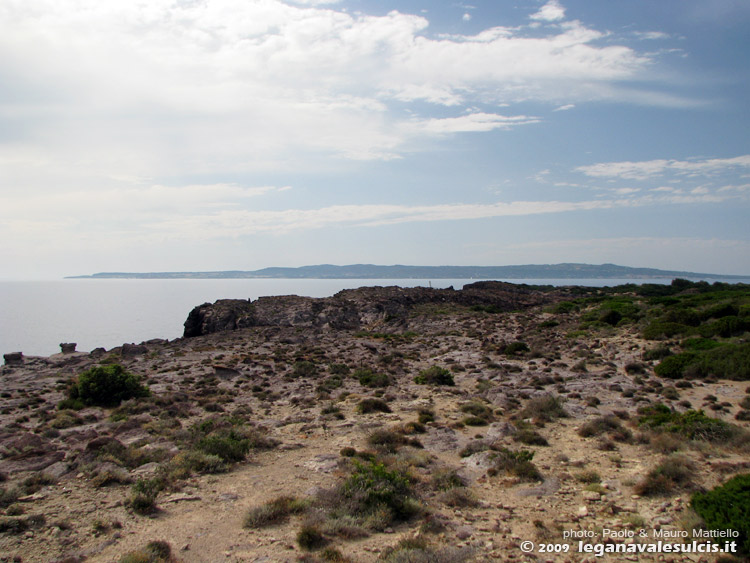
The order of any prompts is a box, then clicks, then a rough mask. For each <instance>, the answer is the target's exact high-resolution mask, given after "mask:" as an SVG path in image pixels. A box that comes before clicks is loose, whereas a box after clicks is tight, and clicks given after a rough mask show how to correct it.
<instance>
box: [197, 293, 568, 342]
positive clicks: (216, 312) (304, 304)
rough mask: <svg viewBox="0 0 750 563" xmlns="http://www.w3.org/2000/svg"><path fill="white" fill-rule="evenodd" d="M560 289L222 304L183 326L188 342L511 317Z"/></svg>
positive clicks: (347, 295) (281, 298)
mask: <svg viewBox="0 0 750 563" xmlns="http://www.w3.org/2000/svg"><path fill="white" fill-rule="evenodd" d="M564 291H565V290H563V289H556V290H551V289H550V290H548V291H547V290H540V289H538V288H531V287H524V286H518V285H513V284H509V283H503V282H492V281H483V282H477V283H473V284H470V285H467V286H465V287H464V288H463V289H462V290H454V289H453V288H448V289H432V288H426V287H413V288H402V287H396V286H392V287H361V288H358V289H347V290H343V291H340V292H339V293H337V294H336V295H334V296H332V297H324V298H314V297H299V296H297V295H284V296H275V297H261V298H259V299H257V300H255V301H252V300H249V299H248V300H242V299H220V300H218V301H216V302H215V303H213V304H211V303H204V304H203V305H199V306H197V307H195V308H194V309H193V310H192V311H191V312H190V314H189V315H188V318H187V320H186V321H185V331H184V336H185V337H186V338H189V337H194V336H201V335H205V334H212V333H216V332H224V331H231V330H237V329H241V328H249V327H256V326H282V327H283V326H294V327H305V328H321V329H331V330H338V329H351V330H358V329H361V328H365V327H371V326H374V325H377V324H378V323H380V322H386V321H388V322H396V323H401V324H403V323H404V322H406V320H407V318H408V314H409V312H410V311H411V310H412V309H413V308H414V307H417V306H419V305H428V304H436V305H440V304H443V305H458V306H464V307H481V308H485V309H491V310H493V311H498V312H500V311H512V310H518V309H525V308H527V307H531V306H535V305H540V304H544V303H549V302H552V301H555V300H557V299H559V298H560V295H562V294H563V293H564Z"/></svg>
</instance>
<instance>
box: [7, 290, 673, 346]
mask: <svg viewBox="0 0 750 563" xmlns="http://www.w3.org/2000/svg"><path fill="white" fill-rule="evenodd" d="M473 281H475V280H433V281H430V280H403V279H401V280H313V279H304V280H291V279H247V280H59V281H32V282H16V281H5V282H0V353H7V352H23V353H24V354H25V355H27V356H47V355H50V354H55V353H57V352H59V351H60V347H59V344H60V343H61V342H76V343H77V344H78V350H79V351H83V352H88V351H90V350H92V349H94V348H97V347H100V346H101V347H104V348H107V349H109V348H114V347H115V346H119V345H121V344H123V343H125V342H136V343H137V342H142V341H144V340H149V339H152V338H167V339H170V340H171V339H173V338H177V337H179V336H182V330H183V323H184V322H185V319H186V318H187V315H188V313H189V312H190V310H191V309H192V308H193V307H195V306H196V305H200V304H201V303H205V302H211V303H213V302H214V301H216V300H217V299H257V298H258V297H261V296H264V295H305V296H310V297H327V296H330V295H333V294H334V293H336V292H337V291H340V290H342V289H350V288H356V287H361V286H376V285H379V286H387V285H400V286H402V287H416V286H423V287H428V286H430V285H431V286H432V287H439V288H444V287H448V286H453V287H454V288H455V289H460V288H462V287H463V286H464V285H465V284H467V283H472V282H473ZM508 281H512V282H513V283H529V284H547V285H573V284H576V285H588V286H596V287H602V286H605V285H618V284H620V283H632V282H633V281H634V280H614V279H610V280H601V279H586V280H508ZM643 281H644V282H645V281H647V282H649V283H669V282H670V281H671V280H669V279H664V280H643ZM636 283H640V282H638V281H636Z"/></svg>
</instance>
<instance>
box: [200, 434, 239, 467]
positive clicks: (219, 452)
mask: <svg viewBox="0 0 750 563" xmlns="http://www.w3.org/2000/svg"><path fill="white" fill-rule="evenodd" d="M250 445H251V444H250V439H249V438H247V437H245V436H243V435H242V434H241V433H239V432H238V431H236V430H235V429H234V428H232V429H230V430H228V431H226V430H222V431H219V432H218V433H216V434H213V435H210V436H205V437H203V438H201V440H200V441H199V442H198V445H197V448H198V450H200V451H202V452H203V453H205V454H208V455H215V456H217V457H219V458H220V459H221V460H222V461H224V462H227V463H230V462H235V461H242V460H244V459H245V456H247V454H248V452H249V451H250Z"/></svg>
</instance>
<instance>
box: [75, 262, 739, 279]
mask: <svg viewBox="0 0 750 563" xmlns="http://www.w3.org/2000/svg"><path fill="white" fill-rule="evenodd" d="M670 277H673V278H684V279H690V280H702V279H711V280H742V279H747V278H749V277H750V274H749V275H727V274H707V273H698V272H684V271H677V270H660V269H657V268H632V267H629V266H618V265H616V264H598V265H597V264H576V263H564V264H527V265H519V266H404V265H394V266H379V265H374V264H351V265H347V266H335V265H332V264H321V265H316V266H302V267H299V268H263V269H260V270H225V271H215V272H100V273H96V274H90V275H80V276H67V277H66V278H65V279H458V278H463V279H476V280H483V279H484V280H490V279H570V280H576V279H617V278H620V279H640V280H643V279H651V278H670Z"/></svg>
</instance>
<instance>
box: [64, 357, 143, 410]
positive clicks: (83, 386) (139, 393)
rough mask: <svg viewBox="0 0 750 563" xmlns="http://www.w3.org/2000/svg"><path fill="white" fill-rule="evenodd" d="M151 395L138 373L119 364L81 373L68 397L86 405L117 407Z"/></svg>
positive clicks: (73, 383)
mask: <svg viewBox="0 0 750 563" xmlns="http://www.w3.org/2000/svg"><path fill="white" fill-rule="evenodd" d="M149 395H150V392H149V389H148V387H146V386H144V385H142V384H141V382H140V378H139V377H138V376H137V375H134V374H132V373H129V372H127V371H125V368H123V367H122V366H121V365H119V364H110V365H107V366H98V367H94V368H91V369H89V370H86V371H84V372H83V373H81V374H79V375H78V377H77V378H76V379H75V380H74V381H73V382H72V383H71V385H70V387H68V399H70V400H72V401H73V402H75V401H81V402H83V403H84V404H85V405H96V406H100V407H116V406H118V405H119V404H120V403H121V402H122V401H125V400H127V399H133V398H138V397H147V396H149Z"/></svg>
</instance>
